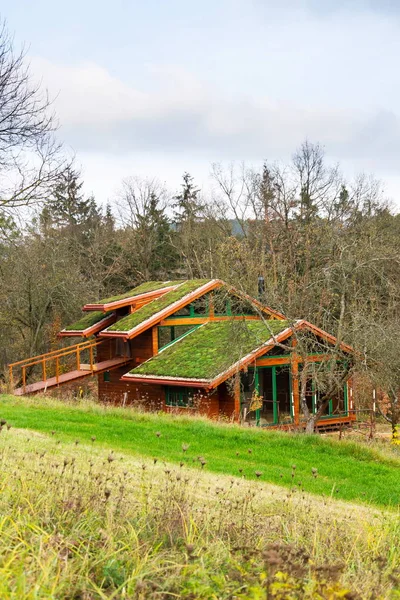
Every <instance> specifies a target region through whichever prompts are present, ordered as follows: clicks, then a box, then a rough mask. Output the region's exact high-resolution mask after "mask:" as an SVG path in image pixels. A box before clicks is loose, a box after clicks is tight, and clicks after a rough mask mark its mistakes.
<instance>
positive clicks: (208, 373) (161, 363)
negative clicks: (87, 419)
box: [131, 321, 288, 380]
mask: <svg viewBox="0 0 400 600" xmlns="http://www.w3.org/2000/svg"><path fill="white" fill-rule="evenodd" d="M287 326H288V324H287V321H268V326H266V325H265V324H264V323H263V322H262V321H221V322H210V323H206V324H205V325H203V326H202V327H199V328H197V329H195V330H194V331H193V332H192V333H190V334H188V335H187V336H186V337H184V338H183V339H181V340H179V341H177V342H176V343H175V344H172V345H171V346H169V347H168V348H166V349H165V350H163V351H162V352H160V353H159V354H158V355H156V356H154V357H153V358H151V359H150V360H148V361H146V362H145V363H143V364H141V365H140V366H139V367H136V368H135V369H133V370H132V371H131V373H133V374H135V375H136V374H139V375H156V376H163V375H164V376H169V377H186V378H192V379H205V380H212V379H214V378H215V377H216V376H217V375H219V374H220V373H223V372H224V371H226V369H228V368H229V367H230V366H231V365H233V364H234V363H235V362H236V361H238V360H239V359H240V358H243V357H244V356H246V355H247V354H248V353H249V352H251V351H252V350H255V349H256V348H258V347H260V346H261V345H262V344H263V343H265V342H266V341H267V340H268V339H269V338H270V337H271V335H272V334H277V333H279V332H280V331H283V330H284V329H286V327H287Z"/></svg>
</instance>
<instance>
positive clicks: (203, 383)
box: [120, 373, 211, 389]
mask: <svg viewBox="0 0 400 600" xmlns="http://www.w3.org/2000/svg"><path fill="white" fill-rule="evenodd" d="M120 379H121V381H129V382H130V383H150V384H153V385H154V384H158V385H174V386H175V385H176V386H181V387H188V386H191V387H204V388H207V389H209V388H210V387H211V382H210V380H209V379H191V378H185V377H168V376H165V375H164V376H158V375H133V374H132V375H130V374H129V373H126V375H123V376H122V377H121V378H120Z"/></svg>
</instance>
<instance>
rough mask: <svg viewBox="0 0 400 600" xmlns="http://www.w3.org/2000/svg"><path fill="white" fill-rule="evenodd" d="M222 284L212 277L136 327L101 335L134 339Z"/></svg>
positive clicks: (105, 332)
mask: <svg viewBox="0 0 400 600" xmlns="http://www.w3.org/2000/svg"><path fill="white" fill-rule="evenodd" d="M221 285H223V281H221V280H220V279H212V280H211V281H209V282H207V283H205V284H204V285H202V286H200V287H199V288H197V289H196V290H194V291H193V292H189V293H188V294H186V296H184V297H183V298H181V299H180V300H177V301H176V302H174V303H173V304H170V305H169V306H167V307H166V308H163V309H162V310H160V311H159V312H158V313H156V314H155V315H153V316H151V317H149V318H148V319H146V320H145V321H143V323H140V324H139V325H136V327H133V328H132V329H130V330H128V331H102V332H101V333H100V335H101V336H102V337H103V336H110V337H124V338H126V339H127V340H128V339H132V338H134V337H136V336H138V335H140V334H141V333H143V331H146V330H147V329H149V328H150V327H153V325H156V324H157V323H159V322H160V321H162V320H163V319H165V318H167V317H169V316H170V315H172V314H173V313H174V312H176V311H177V310H179V309H180V308H182V307H184V306H186V304H190V302H193V300H196V299H197V298H199V297H200V296H202V295H203V294H206V293H207V292H210V291H211V290H214V289H216V288H217V287H220V286H221ZM177 287H178V286H177Z"/></svg>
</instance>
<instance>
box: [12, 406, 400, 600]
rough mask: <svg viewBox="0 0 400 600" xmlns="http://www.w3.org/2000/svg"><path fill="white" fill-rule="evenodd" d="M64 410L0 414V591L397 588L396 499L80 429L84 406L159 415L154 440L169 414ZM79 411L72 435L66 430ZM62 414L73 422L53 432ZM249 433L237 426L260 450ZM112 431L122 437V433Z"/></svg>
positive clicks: (63, 420)
mask: <svg viewBox="0 0 400 600" xmlns="http://www.w3.org/2000/svg"><path fill="white" fill-rule="evenodd" d="M4 400H5V405H3V408H4V407H6V408H7V410H8V412H9V413H11V412H12V410H11V409H16V408H18V409H19V410H20V411H21V417H20V419H21V421H22V420H24V419H25V420H26V421H27V420H28V419H27V414H28V413H29V411H31V414H32V415H36V416H39V415H40V418H42V419H44V417H43V415H44V410H45V409H44V408H40V409H34V408H32V406H29V405H28V404H27V405H26V406H25V407H23V406H22V405H20V406H19V407H17V404H16V403H15V402H14V401H13V400H11V399H9V398H8V399H4ZM46 410H47V411H48V417H47V418H48V422H47V424H48V425H49V426H50V425H51V420H52V419H51V418H50V412H51V411H50V409H49V408H47V409H46ZM55 410H56V409H55V408H54V407H53V408H52V411H55ZM38 411H39V412H38ZM59 413H60V414H59V417H60V418H59V420H58V421H57V424H58V426H59V429H58V431H57V432H55V433H54V434H51V433H49V434H47V433H46V434H44V433H43V432H41V433H39V432H35V431H28V430H23V429H14V427H11V428H10V429H8V427H6V426H4V423H3V429H2V432H1V435H0V460H1V469H2V478H1V485H0V490H1V494H0V514H1V536H0V556H1V559H0V569H1V578H0V597H1V598H4V599H12V600H14V599H15V600H17V599H18V600H20V599H21V598H24V599H25V600H31V599H32V600H33V599H34V598H35V599H36V598H70V599H72V598H74V599H78V598H79V599H82V600H83V599H85V600H98V599H99V600H100V599H101V600H105V599H110V600H111V599H123V598H125V599H127V598H135V599H140V600H144V599H147V598H162V599H167V598H186V599H187V598H189V599H190V598H191V599H197V598H200V599H204V600H205V599H209V598H216V599H217V598H218V599H226V600H228V599H231V598H243V599H254V600H255V599H261V598H265V597H266V594H268V597H269V598H291V599H296V598H298V599H299V600H300V599H303V598H305V599H315V598H320V599H322V598H330V599H331V600H335V599H339V598H348V599H350V598H352V599H353V600H354V599H356V598H362V599H368V598H370V599H371V600H372V599H375V598H381V599H386V598H387V599H389V598H393V597H396V596H393V593H395V592H393V590H394V588H396V586H397V575H398V574H397V571H396V569H397V565H398V564H399V560H400V554H399V548H398V543H397V541H398V535H399V524H398V515H397V514H394V513H393V512H392V511H385V510H383V511H382V510H377V509H375V508H372V507H367V506H363V507H361V506H359V505H356V504H351V503H345V502H343V501H338V500H336V499H332V498H319V497H317V496H314V495H310V494H307V493H305V492H303V491H302V490H301V488H300V487H299V486H298V485H294V486H292V488H291V489H290V490H288V489H285V488H284V487H278V486H273V485H270V484H266V483H263V482H262V481H254V480H251V481H248V480H246V479H244V478H238V477H231V476H227V475H221V474H213V473H210V472H209V471H207V469H208V468H209V463H207V464H206V465H205V466H204V468H203V469H202V468H201V467H200V468H198V469H193V468H192V465H191V461H192V456H193V454H195V452H193V449H192V447H191V446H190V447H189V448H187V450H186V451H185V452H184V451H183V449H182V448H181V449H180V458H181V462H182V466H181V465H178V464H173V463H171V462H168V461H164V460H156V459H150V458H143V457H141V456H138V455H132V454H131V453H127V452H125V453H122V452H121V451H117V450H116V451H114V452H112V451H110V450H109V449H105V448H104V447H102V446H104V445H105V444H104V443H103V444H102V445H99V440H95V441H90V442H88V441H87V440H88V436H91V435H92V433H93V423H94V421H93V422H92V423H88V419H85V418H84V417H85V416H88V415H90V416H91V417H92V418H93V419H94V418H95V417H96V418H97V419H100V418H102V419H103V420H105V419H111V420H112V424H115V423H116V420H117V419H119V420H124V421H128V422H130V423H136V425H137V427H140V426H144V427H145V428H146V425H147V426H148V425H149V423H152V425H153V426H154V425H155V424H156V423H157V424H158V425H159V426H160V430H161V429H162V433H161V435H160V437H157V435H155V434H154V432H152V436H153V435H154V438H155V439H156V440H159V441H160V442H161V440H162V438H163V437H164V436H165V437H167V436H168V432H171V431H172V429H168V423H167V419H166V418H164V419H157V418H156V417H155V418H154V419H153V421H151V420H146V419H139V418H138V417H136V416H133V415H130V416H129V418H127V417H125V418H124V419H122V418H121V416H120V415H119V414H115V415H112V414H110V415H106V414H103V415H101V414H100V413H99V412H97V413H96V412H95V411H94V410H93V409H91V410H90V411H84V410H82V409H68V410H66V409H64V410H60V411H59ZM15 415H16V410H15V412H14V416H15ZM72 415H74V417H75V420H72ZM79 417H81V418H82V419H81V420H80V421H79V420H78V418H79ZM78 422H80V423H81V425H82V427H81V428H80V429H79V433H80V434H81V435H80V442H79V443H76V442H75V441H72V431H71V429H72V424H73V423H75V424H76V423H78ZM63 424H64V425H66V426H67V425H68V427H69V429H68V428H67V429H68V431H69V433H64V434H62V433H61V427H62V425H63ZM173 424H174V426H175V427H176V428H178V427H179V426H180V427H183V426H189V428H190V424H188V423H187V422H186V423H185V422H183V421H182V420H180V421H178V420H177V421H176V422H175V420H174V423H173ZM202 425H204V424H202ZM197 426H198V427H199V426H200V424H197ZM85 427H86V435H84V430H85ZM106 430H107V431H108V434H109V433H110V428H109V427H107V428H106ZM186 430H188V427H186ZM98 431H99V429H96V432H98ZM132 431H137V430H135V429H132ZM146 431H147V429H146ZM204 431H207V429H204V430H203V432H204ZM215 431H220V432H221V431H225V430H224V428H215ZM117 433H118V432H117ZM234 434H235V436H236V439H237V440H240V435H239V434H240V432H237V431H234ZM191 435H192V436H193V431H192V434H191ZM225 435H227V434H225ZM152 436H151V439H152ZM224 437H225V436H224ZM191 439H192V440H193V438H191ZM233 439H235V437H233ZM256 439H257V438H256V437H253V436H251V435H250V436H246V441H247V442H249V440H252V441H253V442H254V443H253V451H254V452H255V453H257V452H258V450H259V446H257V444H256V443H255V440H256ZM277 439H278V438H275V442H276V441H277ZM225 440H226V437H225ZM175 442H177V439H176V438H172V437H171V438H170V439H169V443H168V444H169V445H170V446H172V445H173V444H175ZM113 443H114V445H115V447H118V437H117V436H116V437H115V438H113ZM136 444H137V442H136ZM150 445H151V446H152V449H154V448H155V445H154V444H150ZM134 446H135V447H136V445H135V444H134ZM205 446H206V444H205ZM238 447H240V448H241V445H240V442H238ZM323 447H324V445H321V448H323ZM327 447H330V445H329V444H327ZM185 448H186V447H185ZM143 450H144V452H145V453H148V452H149V450H148V449H147V451H146V449H145V448H144V447H143ZM135 452H136V450H135ZM297 458H299V459H300V458H301V457H300V456H298V457H297ZM247 460H248V459H247V457H246V460H245V457H243V461H244V462H243V464H245V463H246V464H247V468H248V469H250V468H251V469H252V468H253V465H252V464H251V463H250V462H247ZM303 460H304V458H303ZM365 462H366V461H365V460H364V461H363V462H361V463H360V465H362V464H364V463H365ZM302 464H304V463H302ZM376 464H377V465H380V464H381V463H380V462H379V461H378V462H376ZM188 465H190V466H188ZM211 465H212V461H211ZM297 470H298V469H296V478H295V481H294V483H297ZM299 470H300V467H299ZM317 480H318V478H317Z"/></svg>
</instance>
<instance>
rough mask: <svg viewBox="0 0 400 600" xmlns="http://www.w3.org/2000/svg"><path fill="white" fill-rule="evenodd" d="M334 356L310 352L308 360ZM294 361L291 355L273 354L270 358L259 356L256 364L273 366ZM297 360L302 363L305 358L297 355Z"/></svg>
mask: <svg viewBox="0 0 400 600" xmlns="http://www.w3.org/2000/svg"><path fill="white" fill-rule="evenodd" d="M330 358H332V357H331V356H329V354H309V355H308V356H307V362H320V361H321V362H322V361H324V360H329V359H330ZM291 362H292V359H291V355H290V354H288V355H287V356H280V357H274V356H271V357H269V358H259V359H257V362H256V366H257V367H272V366H274V365H290V364H291ZM297 362H298V363H299V364H300V363H302V362H303V358H302V357H301V356H298V357H297Z"/></svg>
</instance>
